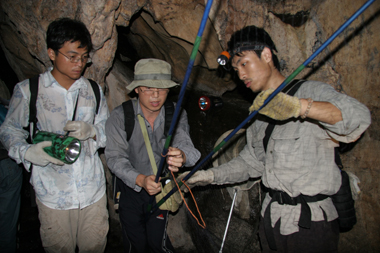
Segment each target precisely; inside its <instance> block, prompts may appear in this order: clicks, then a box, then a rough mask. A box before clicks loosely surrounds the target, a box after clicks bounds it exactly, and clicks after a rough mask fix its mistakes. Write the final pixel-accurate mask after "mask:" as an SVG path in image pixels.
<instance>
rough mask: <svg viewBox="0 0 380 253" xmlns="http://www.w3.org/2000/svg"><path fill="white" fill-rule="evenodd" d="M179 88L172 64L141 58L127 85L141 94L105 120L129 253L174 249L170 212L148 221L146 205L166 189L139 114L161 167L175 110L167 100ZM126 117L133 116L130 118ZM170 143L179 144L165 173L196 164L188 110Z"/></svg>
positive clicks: (161, 212)
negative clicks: (169, 228)
mask: <svg viewBox="0 0 380 253" xmlns="http://www.w3.org/2000/svg"><path fill="white" fill-rule="evenodd" d="M175 86H178V84H177V83H175V82H173V81H171V66H170V64H169V63H167V62H165V61H163V60H158V59H142V60H140V61H138V62H137V63H136V65H135V76H134V81H133V82H131V83H130V84H129V85H128V86H127V87H126V88H127V89H128V90H129V92H131V91H135V92H136V94H137V95H138V98H134V99H131V100H130V101H127V102H125V103H124V105H120V106H118V107H116V108H115V109H114V110H113V111H112V113H111V116H110V117H109V119H108V120H107V123H106V134H107V139H108V140H107V146H106V150H105V154H106V158H107V164H108V167H109V168H110V170H111V171H112V172H113V173H114V174H115V175H116V177H117V180H116V187H117V188H118V189H119V190H120V193H121V194H120V199H119V214H120V221H121V224H122V231H123V244H124V250H125V251H128V252H148V251H149V250H152V251H154V252H173V251H174V249H173V246H172V245H171V243H170V240H169V238H168V237H167V233H166V226H167V218H168V213H169V212H168V211H167V210H161V209H158V210H156V211H155V212H154V213H153V214H151V215H150V216H148V219H146V217H147V216H146V212H147V204H148V203H149V200H150V198H151V196H154V195H156V194H157V193H159V192H160V191H161V190H162V189H161V183H160V182H158V183H156V182H155V177H156V176H155V173H154V170H153V169H152V165H151V162H150V159H149V155H148V151H147V147H146V145H145V141H144V137H143V132H142V128H141V127H140V123H139V120H138V117H140V116H139V115H141V116H142V118H143V121H144V122H145V125H146V129H147V132H148V136H149V141H150V144H151V147H152V151H153V155H154V160H155V163H156V165H157V167H158V165H159V162H160V160H161V152H162V150H163V148H164V145H165V141H166V134H167V133H166V131H165V130H166V129H165V125H167V124H165V123H167V122H166V118H168V117H169V116H167V115H168V114H167V113H168V111H169V110H171V111H173V110H174V103H172V102H170V101H167V100H166V99H167V96H168V93H169V88H172V87H175ZM126 103H129V104H131V106H132V107H131V108H132V109H133V110H132V111H130V112H129V113H128V112H127V110H126V105H125V104H126ZM131 115H132V116H131ZM126 117H128V118H129V117H133V118H131V120H127V121H125V118H126ZM133 120H134V122H133ZM127 122H129V123H131V122H132V125H133V124H134V126H133V132H132V133H131V132H130V130H129V127H127V126H126V123H127ZM169 125H170V124H169ZM127 128H128V129H127ZM128 133H129V135H130V136H128ZM171 143H172V146H173V147H176V148H173V147H169V150H168V153H167V157H166V162H167V165H168V166H167V168H164V169H163V173H162V174H161V175H160V176H161V177H164V176H165V175H167V174H168V172H169V171H173V172H177V171H178V168H179V167H182V166H187V167H190V166H193V165H194V164H195V163H196V162H197V161H198V159H199V157H200V153H199V151H198V150H197V149H195V147H194V145H193V143H192V141H191V139H190V134H189V125H188V122H187V114H186V112H185V111H184V110H182V113H181V116H180V119H179V121H178V123H177V125H176V129H175V131H174V133H173V138H172V142H171Z"/></svg>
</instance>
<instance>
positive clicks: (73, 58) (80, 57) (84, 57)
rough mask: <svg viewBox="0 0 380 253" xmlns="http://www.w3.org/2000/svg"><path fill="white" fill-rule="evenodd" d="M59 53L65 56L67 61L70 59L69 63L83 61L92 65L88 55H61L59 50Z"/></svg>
mask: <svg viewBox="0 0 380 253" xmlns="http://www.w3.org/2000/svg"><path fill="white" fill-rule="evenodd" d="M57 51H58V53H60V54H61V55H63V56H65V57H66V58H67V59H69V61H70V62H71V63H78V62H79V61H82V62H83V63H90V62H91V58H90V56H89V55H88V54H84V55H78V56H67V55H65V54H63V53H61V52H60V51H59V50H57Z"/></svg>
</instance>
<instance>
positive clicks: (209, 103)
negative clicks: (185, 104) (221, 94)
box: [198, 96, 223, 111]
mask: <svg viewBox="0 0 380 253" xmlns="http://www.w3.org/2000/svg"><path fill="white" fill-rule="evenodd" d="M222 105H223V101H222V99H221V98H218V97H207V96H201V97H200V98H199V100H198V106H199V109H201V111H207V110H209V109H210V108H211V107H221V106H222Z"/></svg>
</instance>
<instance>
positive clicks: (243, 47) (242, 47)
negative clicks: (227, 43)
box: [217, 42, 271, 66]
mask: <svg viewBox="0 0 380 253" xmlns="http://www.w3.org/2000/svg"><path fill="white" fill-rule="evenodd" d="M265 47H268V48H271V47H269V46H268V45H265V44H260V43H256V42H255V44H250V43H243V44H239V46H237V47H235V48H234V49H233V50H232V52H231V53H232V56H234V55H235V54H239V53H241V52H243V51H249V50H252V51H255V50H263V49H264V48H265ZM230 59H231V55H230V53H228V52H227V51H223V52H221V53H220V55H219V57H218V59H217V61H218V63H219V65H222V66H225V65H227V63H228V61H229V60H230Z"/></svg>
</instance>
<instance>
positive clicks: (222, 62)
mask: <svg viewBox="0 0 380 253" xmlns="http://www.w3.org/2000/svg"><path fill="white" fill-rule="evenodd" d="M230 58H231V55H230V54H229V53H228V52H227V51H223V52H221V53H220V55H219V57H218V63H219V65H222V66H225V65H226V64H227V62H228V61H229V60H230Z"/></svg>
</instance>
